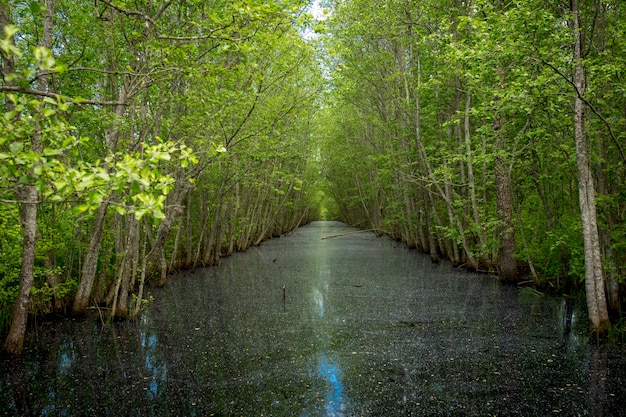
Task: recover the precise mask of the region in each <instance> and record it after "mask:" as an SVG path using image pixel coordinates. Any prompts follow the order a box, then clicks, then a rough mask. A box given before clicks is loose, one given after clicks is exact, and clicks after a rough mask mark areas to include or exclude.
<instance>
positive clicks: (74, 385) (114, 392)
mask: <svg viewBox="0 0 626 417" xmlns="http://www.w3.org/2000/svg"><path fill="white" fill-rule="evenodd" d="M151 292H152V296H153V297H154V299H155V301H154V302H153V303H151V304H150V306H149V307H148V308H147V310H146V311H145V312H144V313H143V314H142V315H141V318H140V319H139V320H138V321H137V322H126V323H115V324H113V325H103V324H102V323H101V322H100V321H99V320H97V319H87V320H64V321H61V322H45V323H39V324H38V325H37V326H35V327H33V328H32V329H31V330H30V333H29V335H28V342H27V347H26V352H25V355H24V356H23V358H21V359H6V358H4V359H2V361H1V362H0V366H1V369H0V371H1V373H0V375H1V379H0V388H1V389H0V404H1V405H0V414H2V415H33V416H296V417H299V416H301V417H318V416H328V417H331V416H493V415H499V416H553V415H562V416H584V415H591V416H618V415H625V414H626V411H624V410H626V409H625V408H624V402H625V400H626V388H625V387H626V383H625V382H626V381H625V380H626V359H625V357H626V349H625V348H624V346H623V345H609V346H602V347H594V346H591V345H589V344H588V343H587V341H586V338H585V337H584V332H585V329H586V325H587V323H586V318H585V317H584V315H583V313H582V312H580V311H579V310H578V309H577V308H575V307H573V306H572V304H571V303H569V302H567V301H566V300H561V299H554V298H550V297H537V296H532V295H528V294H525V293H523V292H520V291H519V290H518V289H517V288H514V287H509V286H502V285H500V284H498V282H497V281H496V280H495V279H494V278H493V277H489V276H486V275H475V274H469V273H466V272H463V271H458V270H455V269H453V268H452V267H451V266H450V265H449V264H447V263H442V264H439V265H437V264H432V263H431V262H430V259H429V258H428V257H427V256H424V255H421V254H419V253H417V252H415V251H412V250H408V249H406V248H404V247H403V246H402V245H401V244H399V243H396V242H393V241H391V240H389V239H387V238H377V237H375V236H374V235H372V234H371V233H367V232H358V231H356V230H355V229H351V228H348V227H346V226H345V225H344V224H342V223H338V222H315V223H312V224H310V225H308V226H305V227H302V228H300V229H298V230H297V231H296V232H295V233H294V234H293V235H292V236H290V237H283V238H280V239H274V240H272V241H268V242H265V243H263V244H262V245H261V246H260V247H257V248H252V249H251V250H249V251H248V252H246V253H239V254H235V255H234V256H232V257H231V258H228V259H225V260H224V261H223V262H222V265H221V266H220V267H219V268H206V269H201V270H197V271H196V272H194V273H189V274H181V275H179V276H174V277H171V278H170V280H169V283H168V285H167V286H166V287H165V288H163V289H152V290H151Z"/></svg>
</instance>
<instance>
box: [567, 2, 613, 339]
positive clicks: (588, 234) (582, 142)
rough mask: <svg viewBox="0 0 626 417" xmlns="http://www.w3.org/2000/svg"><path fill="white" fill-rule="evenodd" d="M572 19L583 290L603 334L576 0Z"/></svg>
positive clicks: (595, 325) (604, 317)
mask: <svg viewBox="0 0 626 417" xmlns="http://www.w3.org/2000/svg"><path fill="white" fill-rule="evenodd" d="M570 5H571V13H572V19H571V21H570V23H571V28H572V33H573V36H574V62H573V64H574V79H573V83H574V89H575V90H574V136H575V138H576V165H577V167H578V193H579V196H578V198H579V204H580V216H581V220H582V227H583V230H582V232H583V243H584V251H585V293H586V296H587V310H588V313H589V321H590V326H591V330H592V332H594V333H598V334H602V333H605V332H606V331H607V330H608V329H609V328H610V327H611V323H610V321H609V314H608V308H607V302H606V292H605V287H604V278H603V271H602V259H601V256H600V238H599V236H598V226H597V219H596V200H595V187H594V183H593V176H592V175H591V169H590V167H589V161H588V157H587V138H586V134H585V103H584V101H583V98H582V96H583V94H584V93H585V89H586V83H585V69H584V66H583V62H582V56H583V53H582V51H583V45H582V39H581V32H580V10H579V7H578V0H571V2H570Z"/></svg>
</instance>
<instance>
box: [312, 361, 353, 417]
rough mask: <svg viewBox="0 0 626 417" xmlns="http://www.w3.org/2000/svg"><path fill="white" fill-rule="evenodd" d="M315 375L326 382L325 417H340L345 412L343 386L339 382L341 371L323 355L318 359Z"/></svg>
mask: <svg viewBox="0 0 626 417" xmlns="http://www.w3.org/2000/svg"><path fill="white" fill-rule="evenodd" d="M319 361H320V362H319V366H318V368H317V374H318V376H319V377H320V378H323V379H324V381H325V382H326V387H327V390H328V394H327V395H326V413H325V414H324V415H325V416H326V417H342V416H344V415H345V414H344V413H345V411H346V404H345V403H344V399H343V385H342V382H341V370H340V369H339V367H338V366H337V365H336V364H333V363H331V362H329V360H328V358H327V357H326V356H325V355H321V356H320V359H319Z"/></svg>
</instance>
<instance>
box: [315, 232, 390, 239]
mask: <svg viewBox="0 0 626 417" xmlns="http://www.w3.org/2000/svg"><path fill="white" fill-rule="evenodd" d="M364 232H380V230H378V229H366V230H355V231H354V232H347V233H340V234H338V235H330V236H322V237H320V240H324V239H332V238H334V237H342V236H348V235H353V234H355V233H364Z"/></svg>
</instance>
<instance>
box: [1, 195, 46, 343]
mask: <svg viewBox="0 0 626 417" xmlns="http://www.w3.org/2000/svg"><path fill="white" fill-rule="evenodd" d="M17 195H18V198H19V199H20V215H21V221H22V228H23V230H24V240H23V243H22V266H21V269H20V289H19V292H18V295H17V300H16V301H15V304H14V305H13V316H12V320H11V328H10V330H9V334H8V335H7V338H6V341H5V343H4V350H5V351H6V352H7V353H9V354H11V355H19V354H21V353H22V348H23V346H24V336H25V334H26V323H27V320H28V308H29V307H30V296H31V290H32V288H33V285H34V283H35V275H34V265H35V247H36V242H37V240H36V239H37V203H38V201H37V199H38V193H37V190H36V189H35V186H33V185H25V186H23V187H20V188H19V189H18V190H17Z"/></svg>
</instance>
